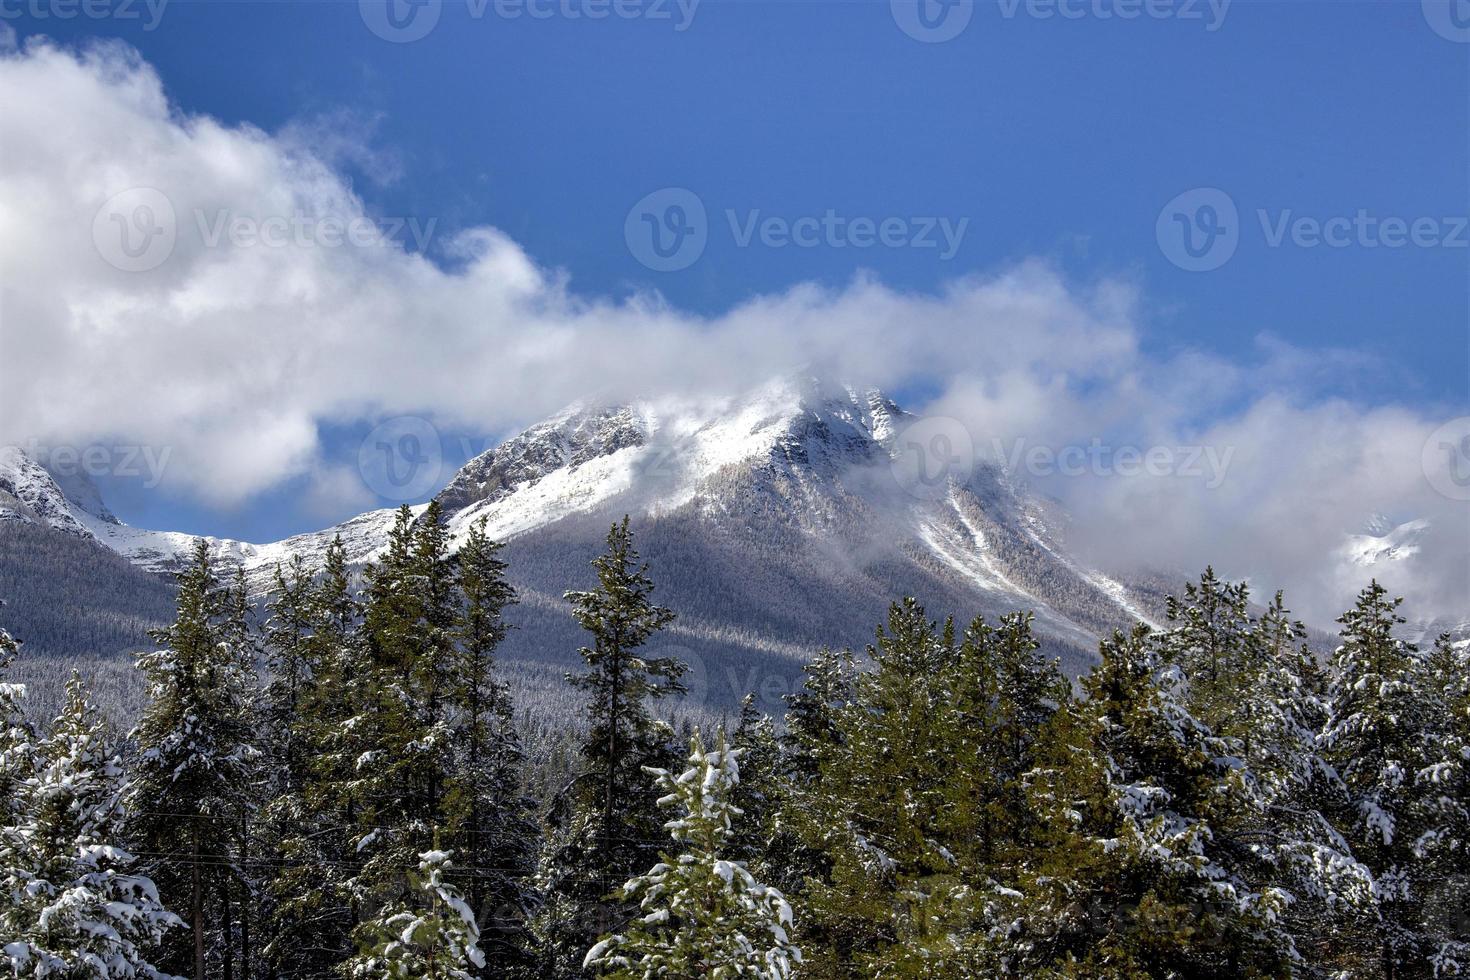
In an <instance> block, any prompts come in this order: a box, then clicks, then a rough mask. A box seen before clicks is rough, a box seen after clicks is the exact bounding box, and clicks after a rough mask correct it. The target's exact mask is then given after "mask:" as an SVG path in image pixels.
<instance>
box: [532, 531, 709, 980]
mask: <svg viewBox="0 0 1470 980" xmlns="http://www.w3.org/2000/svg"><path fill="white" fill-rule="evenodd" d="M592 566H593V568H594V569H596V571H597V579H598V587H597V588H596V589H595V590H593V591H590V592H568V593H567V594H566V598H567V599H568V601H570V602H571V604H572V612H573V615H574V616H575V617H576V619H577V621H578V622H579V623H580V624H581V626H582V628H583V629H584V630H586V631H587V632H588V633H589V634H590V635H591V637H592V645H591V646H589V647H583V648H582V650H581V655H582V658H583V660H585V661H586V663H587V666H588V668H589V669H588V672H587V673H585V674H582V675H579V676H569V677H568V680H569V681H570V682H571V683H572V684H573V685H574V686H575V687H577V688H578V689H579V690H581V691H584V692H586V694H587V698H588V703H587V716H588V731H587V736H586V741H585V743H584V744H583V746H582V762H583V769H582V772H581V773H580V774H579V775H578V776H577V777H576V778H575V779H574V780H572V782H571V783H570V784H568V786H567V787H566V788H565V789H564V790H563V791H562V793H561V794H560V796H559V797H558V799H557V800H556V802H555V804H554V806H553V810H552V822H553V827H552V832H553V834H554V835H555V838H554V840H553V841H552V842H551V843H550V845H549V851H548V853H547V855H546V857H545V858H544V860H543V862H542V867H541V870H540V874H539V877H540V880H541V884H542V889H543V891H544V893H545V895H546V902H545V904H544V906H543V907H542V909H541V910H540V913H539V915H538V918H537V923H536V931H537V934H538V944H539V946H540V947H541V955H542V958H543V960H544V961H545V963H546V966H547V969H548V970H549V971H550V972H551V974H552V975H553V976H558V977H570V976H581V975H583V971H582V966H581V965H582V959H583V954H584V953H585V951H586V949H587V947H588V946H590V945H591V943H592V941H593V940H594V939H595V938H596V937H597V936H599V935H601V934H602V933H604V932H607V931H610V930H611V929H612V928H615V927H616V926H617V924H618V923H619V922H620V920H621V919H622V918H624V917H625V916H626V915H627V914H628V910H627V908H626V906H625V904H624V903H622V902H621V901H620V900H618V899H617V897H616V896H615V895H614V894H613V893H614V892H615V890H616V889H617V888H618V886H619V885H620V884H621V883H622V882H623V881H625V880H627V878H628V877H629V876H630V875H632V874H633V873H634V872H635V871H637V869H638V868H640V867H646V866H647V865H648V863H649V861H650V860H651V859H652V858H653V856H654V855H655V854H657V847H658V831H659V819H658V808H657V798H658V795H657V792H656V789H655V786H654V781H653V780H652V778H650V777H649V775H648V774H647V772H645V768H655V769H658V768H669V766H668V765H666V763H669V762H671V750H670V742H671V739H672V732H671V731H670V729H669V727H668V726H667V725H665V724H662V723H659V722H656V721H655V720H654V719H653V717H652V716H651V715H650V713H649V708H648V702H649V701H652V700H656V699H659V698H663V697H666V696H668V695H671V694H676V693H682V691H683V690H684V688H683V685H682V684H681V683H680V682H679V679H680V677H682V676H683V674H684V672H685V671H686V670H687V669H688V668H687V666H686V665H685V664H684V663H683V662H681V661H679V660H677V659H674V658H670V657H662V658H647V657H644V656H642V654H641V651H640V648H641V647H643V646H644V644H646V643H647V642H648V640H649V638H650V637H651V636H653V634H654V633H656V632H657V631H658V630H661V629H663V628H664V627H665V626H667V625H668V624H669V623H670V622H672V621H673V618H674V614H673V613H672V612H671V611H669V610H668V609H665V608H663V607H661V606H658V605H656V604H654V602H653V582H652V580H651V579H650V578H649V577H648V569H647V566H645V565H643V564H642V563H641V560H640V559H639V557H638V553H637V551H635V550H634V547H633V534H632V532H631V531H630V530H629V527H628V519H627V518H626V517H624V518H623V520H622V522H621V523H620V524H614V525H613V527H612V529H611V530H610V531H609V532H608V536H607V551H606V553H605V554H603V555H601V556H600V557H598V558H597V559H595V560H594V561H593V563H592Z"/></svg>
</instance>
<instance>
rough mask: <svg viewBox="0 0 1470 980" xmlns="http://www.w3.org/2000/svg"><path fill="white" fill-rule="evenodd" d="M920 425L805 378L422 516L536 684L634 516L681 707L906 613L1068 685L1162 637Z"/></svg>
mask: <svg viewBox="0 0 1470 980" xmlns="http://www.w3.org/2000/svg"><path fill="white" fill-rule="evenodd" d="M919 423H920V420H919V419H916V418H915V417H913V416H911V415H908V414H907V413H905V412H904V411H903V410H902V409H901V408H899V406H897V405H896V404H895V403H894V402H893V401H892V400H890V399H889V398H887V397H886V396H884V395H883V394H882V393H881V392H878V391H876V390H858V389H853V388H847V387H843V386H839V385H832V384H827V383H824V382H822V381H819V380H817V379H811V378H783V379H779V380H777V381H775V382H772V383H770V384H767V385H765V386H762V387H761V388H758V389H756V390H754V391H750V392H746V393H744V394H742V395H740V396H737V397H724V398H715V397H711V398H705V399H654V400H647V401H639V402H635V403H632V404H621V405H606V404H592V403H588V404H580V405H574V406H572V407H570V408H568V409H567V410H565V411H563V412H561V413H558V414H557V415H555V416H553V417H552V418H549V419H547V420H546V421H544V422H542V423H539V424H537V425H535V426H532V427H530V428H528V429H527V430H525V431H524V432H522V433H521V434H519V435H517V436H515V437H513V438H511V439H509V440H507V441H506V442H504V443H503V444H501V445H500V446H498V447H496V448H495V449H493V450H490V451H488V452H486V453H484V454H482V455H481V456H479V457H476V458H475V459H473V460H471V461H470V462H469V463H467V464H466V465H465V466H464V467H463V468H462V469H461V470H460V471H459V473H457V474H456V475H455V476H454V478H453V479H452V480H451V481H450V482H449V483H448V485H447V486H446V487H445V488H444V489H443V490H442V491H441V492H440V494H439V495H438V500H439V502H440V503H441V504H442V505H443V508H444V511H445V514H446V516H447V519H448V522H449V526H450V529H451V532H452V533H453V534H454V536H455V537H456V538H462V536H463V535H464V534H465V533H466V531H467V529H468V528H469V526H470V525H471V524H472V523H474V522H477V521H479V520H482V519H483V520H485V521H486V523H487V525H488V528H489V532H490V534H491V535H492V536H493V537H496V538H499V539H501V540H505V541H507V542H509V544H508V548H507V558H508V559H509V561H510V562H511V569H512V575H513V578H514V580H515V583H516V585H517V586H518V587H519V588H520V589H521V591H522V595H523V602H522V604H521V606H520V607H518V609H517V610H516V616H517V617H518V622H519V623H520V625H521V627H522V628H521V629H520V630H518V631H517V632H516V633H515V634H514V636H513V638H512V640H511V641H510V644H509V650H508V651H507V652H508V653H509V654H510V655H511V656H513V657H516V658H519V659H521V660H523V661H524V662H526V663H527V664H541V665H546V666H547V667H560V666H563V665H571V664H573V663H574V662H575V659H576V649H577V647H578V646H579V645H580V643H581V642H582V640H581V637H580V635H579V634H578V632H577V631H576V630H575V628H574V626H573V624H572V622H571V620H570V618H569V617H568V616H567V615H566V608H565V603H564V602H562V600H561V599H560V598H559V597H560V595H561V593H562V592H564V591H565V590H567V589H569V588H583V587H586V586H588V585H589V584H590V580H591V573H590V570H589V569H588V567H587V562H588V561H589V560H590V559H591V558H592V557H593V556H594V555H595V554H597V552H598V550H599V549H600V547H601V543H602V541H601V539H602V537H603V535H605V533H606V529H607V527H608V525H609V524H610V523H611V522H612V521H614V520H616V519H618V518H619V517H621V516H622V515H623V514H624V513H627V514H631V515H632V516H633V518H634V521H635V524H636V526H637V530H638V535H639V543H640V548H641V550H642V551H643V553H644V555H645V557H646V558H647V559H648V560H649V562H650V564H651V565H652V570H653V575H654V578H655V581H656V582H657V583H658V586H659V596H660V599H661V601H663V602H664V603H665V604H667V605H669V606H671V607H672V608H674V609H675V610H676V611H678V612H679V614H680V620H679V623H678V624H677V625H676V627H675V629H674V630H671V631H670V632H669V634H668V635H667V636H666V637H665V638H664V639H663V641H661V642H663V644H664V645H665V646H667V647H670V648H671V649H670V650H669V652H673V653H678V654H679V655H681V656H684V657H685V659H688V660H691V661H693V662H695V666H696V685H697V686H703V687H704V688H705V690H706V693H707V694H708V695H709V697H710V698H711V699H712V700H718V701H720V702H727V701H731V700H733V699H734V698H735V697H738V695H739V694H742V693H744V691H745V690H746V689H747V688H748V687H749V686H750V685H749V684H748V683H747V682H748V681H749V680H750V679H751V678H752V677H754V678H755V679H756V680H758V681H761V682H764V683H765V686H766V687H767V688H768V689H769V690H770V691H780V690H782V689H783V688H785V687H788V686H789V685H791V684H794V683H796V682H797V680H798V675H799V668H800V664H801V662H802V661H803V660H804V659H805V658H806V657H807V656H809V655H810V654H811V653H812V652H814V651H815V650H816V649H818V648H819V647H821V646H823V645H833V646H835V645H852V646H861V645H862V644H864V643H865V642H867V640H868V639H869V638H870V635H871V630H872V627H873V625H874V624H875V623H877V622H878V621H879V620H880V619H881V618H882V616H883V614H884V611H885V610H886V607H887V604H888V602H890V601H891V600H892V599H894V598H895V597H898V596H902V595H916V596H918V597H920V599H921V600H922V601H923V602H925V604H926V605H927V606H928V608H929V609H930V610H931V612H932V613H933V614H935V615H942V614H948V613H950V612H953V613H955V614H956V615H959V616H962V617H965V618H968V617H970V616H973V615H975V614H976V613H980V612H984V613H987V614H990V615H999V614H1001V613H1003V612H1009V611H1012V610H1015V609H1034V610H1035V611H1036V616H1037V627H1038V630H1039V632H1040V633H1041V634H1042V635H1043V636H1044V637H1046V638H1047V639H1048V641H1049V644H1050V645H1051V647H1052V648H1053V649H1054V652H1055V653H1056V654H1058V655H1060V656H1062V657H1063V659H1064V660H1065V661H1067V663H1068V666H1069V667H1071V668H1073V669H1077V668H1079V667H1080V666H1081V665H1082V663H1083V662H1085V660H1086V659H1087V658H1089V657H1090V656H1091V652H1092V650H1093V648H1094V646H1095V642H1096V637H1097V636H1098V635H1099V634H1101V633H1103V632H1104V631H1106V630H1109V629H1112V628H1113V627H1115V626H1121V625H1125V624H1127V623H1128V622H1131V621H1132V620H1134V619H1135V618H1148V617H1156V616H1157V615H1158V612H1157V610H1158V606H1157V602H1156V597H1155V596H1154V595H1153V594H1152V593H1151V592H1149V591H1147V590H1142V589H1132V588H1130V587H1128V586H1127V585H1125V584H1124V583H1122V582H1120V581H1118V580H1116V579H1115V578H1112V577H1109V576H1107V575H1105V574H1103V573H1102V572H1100V571H1097V570H1093V569H1089V568H1086V567H1085V566H1083V565H1082V564H1081V563H1079V562H1078V561H1076V560H1075V559H1074V558H1073V557H1071V556H1070V555H1069V554H1068V553H1067V551H1066V548H1065V543H1064V541H1063V540H1061V535H1060V530H1059V529H1060V528H1062V527H1063V526H1064V524H1065V520H1064V515H1061V514H1060V513H1058V512H1057V511H1056V510H1055V508H1053V507H1052V506H1051V505H1050V504H1049V503H1048V502H1047V501H1046V500H1043V499H1040V498H1037V497H1035V496H1032V495H1029V494H1027V493H1026V492H1025V491H1023V490H1021V489H1018V488H1017V487H1016V486H1015V485H1014V484H1013V483H1012V482H1011V481H1010V480H1009V479H1008V478H1007V476H1006V474H1004V473H1003V472H1002V471H1001V470H1000V469H998V468H997V467H995V466H992V465H989V464H986V463H983V462H972V460H970V458H969V456H968V455H966V454H964V453H961V452H958V451H956V452H954V453H953V456H954V458H953V459H950V458H946V457H945V456H944V455H943V454H941V455H940V457H939V458H938V459H937V466H936V465H935V463H936V461H935V460H933V459H930V458H929V457H927V456H924V455H919V456H917V457H915V455H914V454H915V453H924V452H927V451H928V449H930V448H932V446H929V445H928V443H933V445H936V446H941V447H942V448H944V449H945V450H946V452H948V451H950V450H953V449H957V448H958V447H950V446H947V445H945V444H943V443H937V442H933V439H932V438H931V437H930V434H929V433H927V431H925V432H924V433H923V435H924V438H925V439H926V440H928V442H920V441H916V440H917V438H918V437H915V436H911V435H910V433H913V432H918V431H920V430H915V429H912V428H911V427H913V426H915V425H916V424H919ZM928 424H929V423H925V425H928ZM38 471H39V472H38ZM6 473H9V474H11V475H10V477H9V482H8V483H7V482H5V480H6V477H5V475H4V474H6ZM916 474H917V476H918V477H921V478H919V479H916ZM7 487H8V488H9V489H7ZM0 491H4V492H6V493H8V494H9V499H10V500H11V501H13V503H12V504H11V505H9V506H10V511H9V512H10V513H11V516H12V518H15V519H21V520H28V521H33V522H38V523H43V524H48V525H49V526H51V527H53V528H55V529H57V530H59V531H64V532H65V533H68V534H72V535H80V536H86V537H89V538H92V539H94V540H95V541H97V542H99V543H101V544H103V545H105V546H107V547H108V548H110V549H112V550H114V551H116V552H117V553H118V554H119V555H121V556H123V557H125V558H127V559H128V560H129V561H130V562H132V563H133V564H135V565H136V566H138V567H140V568H143V569H147V570H150V571H155V572H164V571H168V570H170V569H172V568H174V567H177V565H178V563H179V562H180V561H182V560H183V559H184V558H185V557H186V556H187V553H188V551H189V549H190V548H191V547H192V545H193V541H194V538H193V537H191V536H189V535H185V534H178V533H173V532H158V531H149V530H144V529H139V528H132V527H128V526H126V525H123V524H121V523H119V522H117V521H116V519H115V518H112V517H111V515H110V513H108V512H107V511H106V509H105V506H103V505H101V501H100V498H98V499H97V500H96V501H90V500H88V501H82V502H79V501H78V500H77V499H76V496H75V495H76V493H77V491H76V490H73V493H72V494H71V495H68V494H67V493H65V492H63V490H62V488H61V486H59V485H58V484H57V483H56V482H55V481H53V480H51V479H50V478H49V476H48V475H47V474H46V473H45V471H44V470H40V468H39V467H36V466H35V465H34V464H33V463H30V461H28V460H25V459H24V457H23V456H22V457H17V456H16V455H15V454H14V453H12V454H11V456H10V457H8V458H0ZM3 503H4V500H3V499H0V504H3ZM83 503H86V504H87V506H84V505H83ZM393 516H394V515H393V511H391V510H381V511H373V512H369V513H367V514H363V515H360V516H359V517H356V518H353V519H352V520H350V521H347V522H345V523H343V524H341V525H338V526H337V527H333V528H327V529H325V530H323V531H320V532H315V533H312V534H306V535H300V536H297V537H293V538H289V539H286V540H284V541H279V542H274V543H271V544H262V545H257V544H251V543H247V542H239V541H231V540H226V539H210V545H211V548H212V550H213V551H214V552H215V553H216V554H217V555H218V556H219V557H221V558H223V559H228V560H231V561H238V562H241V563H242V564H243V565H244V566H245V568H246V571H247V574H248V576H249V578H250V581H251V583H252V588H254V589H255V590H257V591H264V590H265V589H266V588H267V587H268V583H269V576H270V573H271V571H272V569H273V568H274V567H275V565H276V564H277V563H278V562H283V561H285V560H287V559H288V558H289V557H290V556H291V555H293V554H301V555H303V556H304V557H305V558H306V560H307V561H308V562H312V563H314V562H315V561H317V560H319V557H320V555H321V553H322V551H323V549H324V548H325V545H326V543H327V542H328V541H330V540H331V537H332V536H333V535H334V534H338V533H340V534H341V535H342V536H343V539H344V541H345V542H346V544H347V548H348V554H349V557H350V559H351V560H352V561H354V562H356V563H363V562H366V561H370V560H371V559H372V558H373V557H374V555H375V554H376V553H377V552H378V550H379V549H380V548H381V547H382V545H383V544H384V542H385V540H386V532H387V529H388V527H389V526H390V525H391V523H392V520H393ZM675 647H677V648H678V649H672V648H675ZM732 672H733V673H732ZM701 676H703V678H704V679H703V680H702V681H701V680H699V678H700V677H701Z"/></svg>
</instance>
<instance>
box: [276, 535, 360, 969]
mask: <svg viewBox="0 0 1470 980" xmlns="http://www.w3.org/2000/svg"><path fill="white" fill-rule="evenodd" d="M276 587H277V588H276V596H275V598H274V601H273V603H272V609H273V616H272V619H271V622H270V625H269V627H268V629H267V636H268V642H269V645H270V648H271V650H272V656H273V657H274V658H275V659H277V660H278V661H280V662H281V663H282V664H283V667H284V669H282V670H280V671H279V672H277V674H276V680H275V683H274V685H273V691H272V696H270V697H268V698H267V705H268V708H269V709H270V710H272V712H273V715H274V718H275V720H276V723H277V725H282V724H284V725H285V726H287V728H288V730H287V731H285V732H284V734H278V735H277V738H276V740H275V743H274V744H275V745H276V746H277V749H276V751H275V753H274V756H273V757H274V758H275V759H276V766H277V768H276V772H277V777H276V778H277V785H278V786H279V787H280V790H279V792H278V795H277V796H276V798H275V799H274V800H273V801H272V803H271V804H270V805H269V806H268V807H267V808H266V811H265V824H266V833H267V835H268V840H267V841H266V842H264V845H263V846H266V847H270V849H271V853H272V854H273V856H274V858H275V861H276V863H277V866H278V870H277V871H276V873H275V874H274V875H273V876H272V878H271V880H270V881H269V883H268V886H267V889H266V894H267V896H268V912H269V917H270V922H269V930H270V940H269V943H268V944H267V945H266V947H265V955H266V959H267V960H268V962H269V963H270V964H271V967H272V969H274V970H275V971H276V973H278V974H280V975H292V974H295V975H300V976H324V975H326V974H328V973H329V972H330V971H332V970H333V969H335V968H336V967H337V966H338V965H339V964H341V963H342V962H343V961H344V960H346V959H347V958H348V956H349V955H350V954H351V952H352V949H353V947H352V942H351V932H352V929H353V927H354V926H356V925H357V922H356V920H355V914H354V911H355V907H356V903H355V899H354V895H353V894H352V892H351V889H350V883H351V881H352V879H353V877H354V872H355V870H356V865H357V852H356V850H355V848H354V847H353V846H352V845H351V843H350V838H351V835H352V834H353V833H354V832H355V830H356V813H355V810H354V803H353V797H352V794H351V790H350V786H351V784H352V782H353V780H354V779H355V761H356V759H357V756H358V752H357V748H358V747H359V745H358V741H357V739H356V738H355V737H354V735H353V733H352V732H351V730H350V727H349V721H350V720H351V719H352V717H353V715H354V714H355V711H354V707H353V705H354V701H353V698H354V691H353V678H354V677H355V676H356V672H357V670H358V668H359V663H358V657H359V652H360V649H361V644H360V643H359V642H358V639H357V636H356V630H357V626H358V623H359V620H360V617H361V610H360V608H359V606H358V604H357V601H356V598H355V597H354V595H353V591H352V583H351V576H350V573H349V571H348V568H347V559H346V550H345V548H344V547H343V544H342V539H341V536H340V535H339V536H337V537H336V538H334V539H333V541H332V543H331V544H330V545H329V546H328V547H327V552H326V557H325V561H324V565H323V570H322V572H321V575H320V576H319V577H317V578H316V579H314V580H313V579H310V578H307V577H306V573H305V569H303V568H301V567H299V566H293V567H292V570H291V573H290V574H289V575H281V576H278V579H277V583H276ZM292 675H294V676H295V677H296V678H297V683H295V684H292V683H291V682H290V681H289V680H283V678H289V677H290V676H292ZM286 705H294V708H291V709H290V710H289V711H288V710H286V707H285V706H286ZM273 730H274V731H276V732H281V729H280V728H279V727H276V728H274V729H273Z"/></svg>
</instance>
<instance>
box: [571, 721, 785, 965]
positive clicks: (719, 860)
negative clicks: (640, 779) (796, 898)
mask: <svg viewBox="0 0 1470 980" xmlns="http://www.w3.org/2000/svg"><path fill="white" fill-rule="evenodd" d="M737 755H738V753H737V752H735V751H733V750H728V749H726V747H725V740H724V739H723V738H721V740H720V743H719V748H717V749H715V750H714V751H711V752H706V751H705V749H704V746H703V745H702V744H701V743H700V740H699V737H698V736H697V735H696V736H695V737H694V738H693V740H692V742H691V745H690V754H689V768H688V769H687V770H685V771H684V772H683V773H682V774H680V775H678V776H674V775H672V774H671V773H669V772H667V771H664V770H652V772H651V775H653V776H655V777H656V778H657V779H658V781H659V783H660V784H661V786H662V787H663V789H664V791H665V793H666V794H667V795H665V796H664V797H663V798H662V799H661V800H660V801H659V803H660V804H661V805H662V806H665V807H670V808H677V810H678V814H679V815H678V816H676V817H675V818H674V819H673V820H671V821H669V822H668V823H667V824H666V825H665V826H666V827H667V829H668V831H669V833H670V835H671V836H672V837H673V839H674V841H675V843H676V844H677V845H679V853H677V854H672V855H670V854H664V855H661V860H660V862H659V863H658V864H656V865H654V867H653V868H652V869H651V870H650V871H648V872H647V873H646V874H644V875H640V876H638V877H636V878H633V879H632V880H630V881H629V882H628V883H627V884H626V885H625V886H624V887H623V898H624V900H626V901H629V902H634V901H636V902H638V903H639V912H640V913H641V915H640V916H639V917H638V918H636V919H634V920H633V922H632V923H631V924H630V926H629V927H628V929H627V930H626V932H620V933H615V934H613V935H610V936H608V937H606V938H604V939H603V940H602V941H600V942H599V943H598V944H597V945H596V946H594V947H593V948H592V949H591V950H590V951H589V952H588V954H587V957H586V964H587V965H588V966H591V967H594V968H596V969H597V970H598V971H599V972H600V973H601V975H602V976H604V977H607V978H609V980H655V978H668V977H716V978H719V977H729V978H734V977H758V978H768V980H786V978H788V977H790V976H791V975H792V971H793V969H794V968H795V967H796V965H798V964H800V962H801V951H800V950H799V949H797V948H796V947H795V946H793V945H792V943H791V940H790V938H789V936H788V934H787V933H788V930H789V928H790V926H791V918H792V917H791V907H790V906H789V905H788V904H787V903H786V900H785V899H784V898H783V897H782V895H781V893H780V892H779V891H777V890H775V889H773V888H769V887H767V886H765V885H762V884H760V883H759V882H757V881H756V880H755V878H754V877H753V876H752V875H751V873H750V871H749V870H747V868H746V866H745V864H744V863H743V862H740V861H734V860H730V859H729V858H728V857H726V855H727V854H728V853H729V851H728V849H727V848H728V844H729V839H730V835H731V827H732V823H733V821H734V820H735V819H737V818H738V816H739V811H738V809H737V808H736V807H735V806H734V804H733V803H732V802H731V797H732V796H733V794H734V791H735V788H736V787H737V785H738V784H739V780H740V770H739V765H738V763H737V762H736V756H737Z"/></svg>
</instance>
